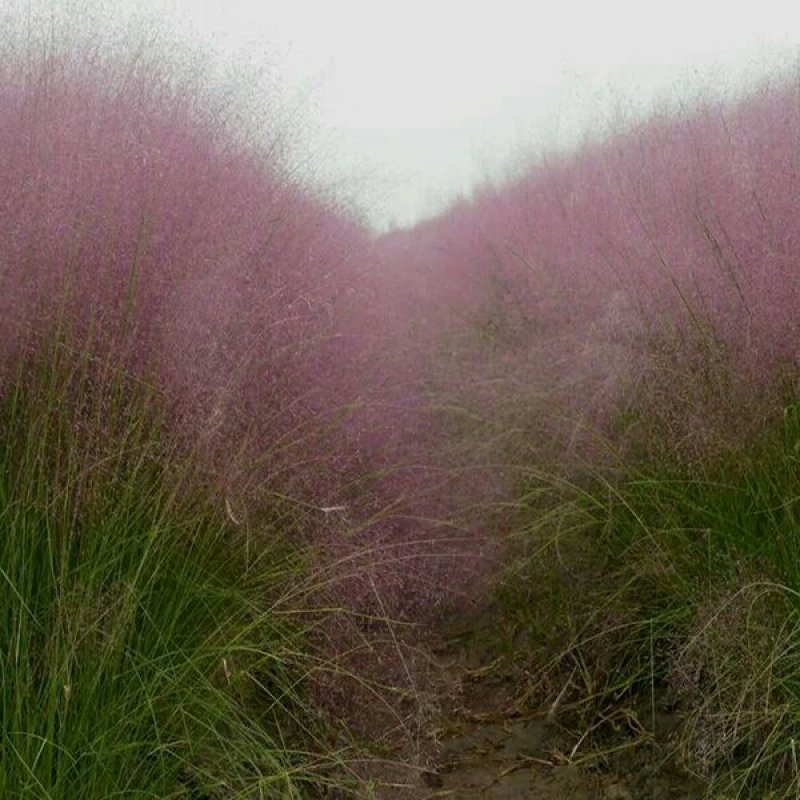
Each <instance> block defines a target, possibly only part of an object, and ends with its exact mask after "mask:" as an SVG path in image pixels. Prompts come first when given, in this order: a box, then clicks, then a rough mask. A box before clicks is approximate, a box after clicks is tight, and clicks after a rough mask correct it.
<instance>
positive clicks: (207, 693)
mask: <svg viewBox="0 0 800 800" xmlns="http://www.w3.org/2000/svg"><path fill="white" fill-rule="evenodd" d="M30 366H31V365H30V364H27V365H26V367H25V369H24V370H20V371H19V372H18V373H17V376H16V379H15V380H12V381H11V383H10V388H9V390H8V391H7V392H6V396H5V397H4V399H3V403H2V407H0V582H2V584H3V589H2V592H0V677H1V680H0V736H2V751H1V752H2V767H1V768H0V796H2V797H3V798H53V799H55V798H70V799H71V798H87V800H89V799H91V798H106V797H127V796H131V797H133V796H135V797H152V798H167V797H175V798H201V797H207V798H217V797H220V798H221V797H225V798H229V797H245V796H246V797H256V796H258V797H280V798H289V797H301V796H304V795H305V791H306V789H305V788H304V787H307V786H308V785H310V783H311V782H312V781H311V778H312V776H311V773H310V765H311V763H312V761H313V760H314V759H315V758H316V759H317V765H318V766H320V765H321V764H322V762H321V761H320V759H319V757H318V756H314V755H313V754H311V753H309V752H307V749H308V744H309V742H313V741H314V736H315V735H316V732H315V723H314V720H313V715H312V714H311V712H310V711H309V709H308V707H307V705H306V703H305V701H304V698H303V696H304V690H303V682H304V679H303V676H304V674H305V673H306V671H307V669H308V666H307V664H304V663H303V661H304V658H303V657H302V655H301V654H302V653H303V652H304V635H305V632H304V628H303V625H301V624H300V623H299V619H301V617H300V616H299V615H296V614H292V613H291V606H288V605H287V604H286V603H284V601H283V599H282V598H284V597H286V596H288V594H289V591H294V592H295V594H296V592H297V585H298V583H299V582H300V581H301V579H302V573H303V563H302V559H301V558H300V557H299V556H298V554H297V552H296V551H295V550H294V549H293V548H291V547H289V546H288V545H287V544H286V543H285V542H283V541H281V540H279V539H278V538H275V539H274V540H272V541H262V542H260V543H259V549H258V552H257V553H255V554H253V553H250V554H248V557H247V558H245V557H244V552H243V548H241V547H238V546H235V545H234V544H233V532H232V530H231V525H230V523H229V522H228V521H227V520H226V519H225V515H224V503H223V501H222V498H219V497H216V496H215V495H214V493H213V492H212V491H211V490H205V491H200V490H198V489H197V488H196V483H195V482H194V480H193V471H192V470H191V469H190V467H189V464H190V461H191V460H190V458H189V456H188V455H187V454H185V453H184V454H181V453H180V452H179V451H178V449H177V448H175V447H173V446H171V445H170V443H169V441H168V439H167V437H166V436H165V435H164V432H163V426H162V424H161V413H160V406H161V403H160V399H159V398H158V396H157V395H156V394H155V393H154V392H153V391H152V390H150V389H149V388H148V387H146V386H143V385H142V384H140V383H136V382H133V381H131V380H130V379H128V378H126V377H125V376H121V375H118V374H116V373H115V372H114V371H113V370H112V369H111V368H110V367H109V365H108V364H107V363H99V364H98V363H97V362H95V361H93V360H92V359H91V358H89V357H88V356H85V357H82V358H77V359H76V358H72V357H66V356H65V351H64V350H63V348H62V349H59V348H54V349H53V351H52V352H51V353H50V354H48V355H47V356H45V357H42V358H41V359H40V360H39V362H38V366H37V367H36V368H34V369H31V368H30ZM320 749H321V750H322V745H321V744H320Z"/></svg>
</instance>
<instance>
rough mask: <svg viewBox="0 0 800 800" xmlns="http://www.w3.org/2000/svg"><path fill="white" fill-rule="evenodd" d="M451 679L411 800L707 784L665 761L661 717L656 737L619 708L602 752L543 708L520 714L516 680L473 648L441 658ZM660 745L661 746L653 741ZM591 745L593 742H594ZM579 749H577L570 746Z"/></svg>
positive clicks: (662, 799) (562, 798) (535, 797)
mask: <svg viewBox="0 0 800 800" xmlns="http://www.w3.org/2000/svg"><path fill="white" fill-rule="evenodd" d="M437 657H438V658H439V660H440V666H441V667H443V669H445V670H446V671H447V673H448V674H449V675H450V677H451V691H450V693H449V694H450V697H449V701H448V702H446V703H444V704H443V707H442V710H441V716H440V718H439V719H438V720H436V721H435V722H434V724H433V726H432V729H431V730H430V731H429V732H428V738H429V739H430V741H431V743H432V745H433V747H432V750H433V752H434V755H433V756H432V759H431V764H432V766H431V768H430V769H429V770H428V771H426V772H423V773H422V774H421V776H420V780H419V786H418V787H417V788H415V789H412V790H410V792H409V793H404V795H403V796H404V797H407V798H413V800H435V799H436V798H442V799H443V800H444V798H453V800H516V799H522V798H530V800H670V799H671V798H682V800H695V798H697V799H698V800H699V798H703V797H704V796H705V787H704V786H703V785H702V784H701V783H699V782H697V781H695V780H694V779H693V778H692V777H691V776H688V775H687V774H685V773H683V772H682V771H681V770H680V769H679V768H678V767H677V766H676V765H675V764H674V763H673V762H672V761H671V760H670V759H669V758H668V757H667V756H666V755H665V753H667V752H668V749H669V748H668V747H667V746H666V745H667V742H668V740H669V738H670V736H671V733H672V731H673V730H674V729H675V728H676V727H677V725H678V724H679V720H678V719H676V718H674V717H673V716H672V715H671V714H669V713H659V715H658V718H657V719H656V720H654V722H655V723H656V728H657V730H656V732H655V736H654V735H653V732H652V731H649V730H645V727H644V726H642V725H641V724H640V723H639V721H638V719H637V717H636V715H635V713H634V712H633V711H630V710H626V709H623V708H621V709H619V713H618V714H617V715H616V722H615V724H614V725H610V726H609V731H610V732H609V735H608V741H607V742H606V743H605V744H606V745H607V746H606V747H605V748H603V749H602V750H601V751H599V750H597V749H595V750H594V751H592V750H590V749H589V748H588V747H587V748H585V749H584V748H582V747H581V741H580V736H579V735H577V736H576V731H575V730H571V729H567V728H565V727H563V726H562V724H561V723H560V721H559V720H558V719H557V718H553V717H549V716H548V713H547V710H546V709H545V710H531V709H527V710H526V711H525V712H523V711H522V710H521V709H520V708H519V706H518V704H517V702H516V699H518V697H519V694H520V693H519V691H518V689H519V686H518V677H516V678H515V677H514V676H512V675H511V674H509V673H508V671H505V672H504V670H503V668H502V667H499V666H498V665H497V664H495V663H491V662H490V663H484V662H485V659H486V654H485V653H481V652H480V650H477V651H476V649H475V648H474V647H472V648H471V649H470V648H464V647H463V646H457V647H456V648H455V649H454V648H453V647H452V646H450V645H444V646H443V647H442V648H441V652H440V653H438V654H437ZM659 740H660V741H659ZM593 744H594V746H595V748H596V745H597V740H596V739H595V740H594V742H593ZM576 745H577V746H576Z"/></svg>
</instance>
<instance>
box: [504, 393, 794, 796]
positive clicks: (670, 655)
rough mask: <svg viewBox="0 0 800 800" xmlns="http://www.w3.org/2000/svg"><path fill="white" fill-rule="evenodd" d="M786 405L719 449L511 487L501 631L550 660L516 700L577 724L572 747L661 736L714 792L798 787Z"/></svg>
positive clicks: (668, 753)
mask: <svg viewBox="0 0 800 800" xmlns="http://www.w3.org/2000/svg"><path fill="white" fill-rule="evenodd" d="M779 416H780V418H779V419H776V420H774V421H773V422H771V423H769V424H767V425H765V427H764V428H763V429H762V431H761V432H760V434H759V435H758V436H757V437H754V438H753V439H752V440H750V441H749V442H747V443H742V444H741V445H740V447H738V448H736V449H735V450H731V451H729V452H727V453H724V454H718V455H717V456H716V457H715V458H713V459H706V460H705V461H702V462H701V461H698V462H691V463H689V464H687V463H681V462H679V461H676V460H673V461H669V460H668V459H666V458H663V457H662V458H661V459H657V458H649V459H645V460H641V461H638V462H635V461H631V460H626V461H625V462H624V463H623V465H622V466H620V467H619V469H618V471H617V472H616V473H615V474H613V475H611V474H609V473H608V472H605V473H604V474H602V475H601V474H599V473H598V472H597V471H595V472H593V473H592V474H591V475H590V476H588V477H585V478H584V479H574V480H571V481H567V480H562V481H555V480H552V481H550V482H549V483H547V482H545V481H544V480H543V479H542V478H539V479H538V481H537V484H536V487H535V488H534V489H531V490H530V491H529V492H528V493H527V494H526V496H525V497H524V499H523V501H522V502H521V504H520V506H519V509H518V510H519V524H518V534H519V536H518V545H517V560H516V564H515V569H514V570H513V571H512V574H511V576H510V577H509V578H508V580H507V581H506V582H505V584H504V586H503V587H502V588H501V591H500V597H501V606H502V610H503V616H504V618H505V621H506V624H505V627H504V634H503V636H502V637H501V639H502V642H503V644H504V645H505V647H506V648H508V649H509V651H510V652H511V653H512V654H514V655H515V657H516V658H517V659H521V660H522V661H528V662H530V661H531V660H534V661H536V662H538V663H539V664H541V663H545V664H546V667H545V668H544V669H543V670H540V671H538V672H534V671H529V672H528V673H527V674H528V676H529V677H528V680H527V681H526V683H525V689H524V691H523V692H522V696H521V697H520V699H519V701H520V702H521V703H529V704H530V703H533V702H534V698H535V700H536V703H538V704H541V703H542V702H543V701H544V702H545V705H546V707H549V708H550V710H551V713H554V714H559V715H561V716H562V718H563V719H564V720H565V722H567V724H570V725H572V726H573V727H574V730H575V732H576V750H575V751H574V752H573V753H572V757H573V758H574V759H575V760H576V761H578V762H581V760H582V759H584V760H586V762H587V763H595V762H597V761H598V760H599V761H605V760H607V755H608V751H609V749H611V750H615V749H616V748H618V747H619V746H620V744H619V739H620V737H621V738H622V740H623V742H622V745H621V746H622V747H624V748H626V747H628V746H631V745H642V744H646V745H647V746H648V747H652V744H653V737H654V736H655V737H656V740H657V741H658V749H653V750H652V752H653V759H655V760H662V759H665V758H671V759H674V760H675V759H676V760H678V761H679V762H680V763H681V764H682V766H683V767H684V769H686V770H687V771H688V772H690V773H693V774H694V775H696V776H698V777H701V778H702V779H703V780H704V781H706V783H707V784H708V786H709V787H710V788H709V791H711V792H722V795H721V796H725V797H728V796H736V797H756V796H758V797H768V796H769V797H795V796H796V793H797V791H798V790H800V770H799V769H798V761H797V758H798V757H797V752H796V750H797V745H796V736H797V728H796V725H797V719H798V718H800V614H799V613H798V612H800V601H799V598H800V571H799V569H798V564H799V563H800V559H798V555H800V519H799V518H798V513H799V512H800V509H798V505H797V502H798V492H797V485H798V478H799V477H800V446H799V445H798V442H800V405H798V403H797V401H796V400H793V401H791V402H787V403H786V404H785V407H784V411H783V414H782V415H779ZM531 675H534V676H535V677H531ZM620 709H625V710H626V713H627V712H628V711H629V712H630V713H631V714H633V717H631V718H632V719H635V724H630V725H627V726H624V727H625V730H624V731H623V732H622V734H621V733H620V730H619V726H616V729H615V730H613V731H612V726H611V725H610V724H605V723H604V722H603V721H604V720H607V721H610V720H613V719H618V718H619V711H620ZM666 728H669V729H670V731H671V734H670V736H669V737H667V736H666V735H665V733H664V731H665V730H666ZM662 734H663V735H662ZM609 739H615V741H616V743H615V745H614V746H613V747H611V748H609ZM604 753H605V754H604Z"/></svg>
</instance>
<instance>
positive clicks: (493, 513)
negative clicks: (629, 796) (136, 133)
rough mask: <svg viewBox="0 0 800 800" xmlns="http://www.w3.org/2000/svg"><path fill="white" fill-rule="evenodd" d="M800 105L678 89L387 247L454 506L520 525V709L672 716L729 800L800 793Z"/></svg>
mask: <svg viewBox="0 0 800 800" xmlns="http://www.w3.org/2000/svg"><path fill="white" fill-rule="evenodd" d="M797 98H798V83H797V78H796V75H795V74H792V73H790V72H784V73H783V74H782V75H780V76H778V77H777V78H776V79H774V80H773V81H771V82H767V83H765V84H764V85H762V86H761V87H760V88H759V89H757V90H755V91H753V92H751V93H750V94H749V95H747V96H744V97H741V98H740V99H739V100H736V101H730V100H728V101H725V102H722V101H715V100H714V99H713V97H712V95H711V94H709V95H708V96H707V97H706V98H705V99H703V100H701V101H698V102H697V103H695V104H694V105H693V106H691V107H681V106H680V105H678V104H676V105H675V106H674V107H672V108H669V109H665V111H664V113H663V114H661V115H656V116H654V117H653V118H652V119H651V120H650V121H648V122H646V123H644V124H637V125H636V126H635V127H632V128H629V129H622V128H621V129H620V130H619V131H618V132H617V133H615V134H614V135H612V136H610V137H609V138H608V139H607V140H605V141H603V142H599V143H594V144H592V145H590V146H587V147H586V148H585V149H583V150H582V151H580V152H578V153H576V154H574V155H572V156H569V157H566V156H564V157H553V158H551V159H549V160H546V161H544V162H541V163H539V164H537V165H535V166H534V167H531V168H530V169H528V170H527V171H525V172H524V173H523V174H520V175H519V176H518V177H516V178H515V179H514V180H512V181H510V182H507V183H505V184H501V185H497V186H486V187H484V188H483V189H482V190H480V191H478V192H476V193H475V195H474V196H473V197H472V198H471V199H470V200H468V201H465V202H462V203H460V204H459V205H457V206H454V207H453V208H452V209H451V210H450V211H448V212H447V213H445V214H443V215H442V216H441V217H439V218H437V219H435V220H431V221H428V222H425V223H423V224H421V225H420V226H418V227H417V228H416V229H413V230H411V231H407V232H401V233H394V234H391V235H390V236H387V237H386V238H385V239H384V240H382V241H381V242H379V245H380V246H381V248H382V249H381V253H382V255H383V257H384V259H385V260H386V264H387V265H388V268H387V270H386V271H385V272H384V273H382V274H381V275H380V276H379V277H378V278H377V279H376V283H377V284H378V285H379V294H380V293H381V292H385V296H386V298H392V301H391V302H392V303H393V302H396V300H397V298H398V297H399V298H400V303H401V306H400V307H401V308H404V309H408V313H407V314H401V315H398V317H395V318H390V324H391V325H393V326H394V329H395V330H398V331H400V332H402V333H401V334H400V335H398V336H396V337H395V339H394V341H395V342H396V345H395V348H394V351H393V354H394V356H393V357H394V358H396V360H397V363H398V364H400V365H404V367H405V369H406V370H408V371H409V372H411V373H412V374H413V375H414V376H415V378H416V383H415V386H416V387H417V394H416V395H415V397H417V398H418V402H419V405H420V407H421V408H422V407H428V408H429V407H430V403H431V402H433V403H434V404H435V405H436V406H437V407H438V408H439V409H440V410H441V411H442V413H441V415H440V416H439V417H438V418H437V419H438V424H439V426H440V427H439V430H438V431H430V430H423V431H422V432H421V435H422V437H423V438H424V439H425V440H426V441H428V442H436V443H437V444H438V445H439V447H438V451H437V452H438V454H439V455H440V457H441V459H442V461H447V462H449V463H450V466H451V473H450V474H451V475H452V476H456V477H454V480H453V481H452V482H451V484H450V485H449V486H448V489H449V491H448V492H447V495H446V497H447V500H449V501H452V502H453V503H454V504H455V505H456V506H458V507H459V508H460V509H461V510H462V511H464V510H465V509H466V510H468V513H469V514H471V516H472V519H471V521H470V523H469V528H470V529H471V530H472V531H473V532H474V534H475V539H473V542H475V541H476V540H477V541H480V539H481V537H482V536H483V535H485V532H486V531H487V530H498V529H499V530H500V531H501V532H503V533H506V534H510V535H509V536H508V538H507V542H508V553H509V555H510V556H511V557H512V561H513V569H512V571H511V574H510V576H509V577H508V578H507V580H506V581H504V583H503V585H502V587H501V596H502V598H503V604H502V606H503V609H504V612H503V613H504V620H503V625H502V626H500V627H503V628H504V630H505V631H506V632H507V633H508V636H507V641H506V645H509V644H510V643H512V642H513V643H515V647H512V648H511V649H512V650H514V649H516V654H517V656H518V657H519V658H521V659H522V661H523V662H524V664H525V668H526V669H525V670H523V671H522V672H521V675H522V676H527V677H523V679H522V681H521V686H522V691H521V697H520V702H522V703H524V702H526V699H525V698H526V694H527V692H526V690H525V687H528V688H529V689H530V692H529V697H528V700H530V699H531V698H532V697H536V698H537V699H538V700H539V701H544V700H546V703H547V707H550V708H551V709H553V713H556V712H557V711H564V709H566V708H567V707H569V708H571V709H572V710H573V711H576V712H577V716H576V717H573V718H572V719H573V720H575V719H577V720H579V722H578V723H576V724H582V725H583V726H584V727H583V728H582V730H581V731H579V733H578V734H577V735H576V748H577V749H576V752H575V753H574V754H573V755H574V756H575V758H576V760H579V759H580V758H581V757H582V755H583V753H582V751H581V748H588V746H589V744H590V743H593V744H596V745H598V746H599V745H603V735H610V731H611V729H612V728H613V722H614V721H615V720H618V719H619V715H618V714H617V713H616V711H619V709H620V707H621V704H622V705H623V706H624V708H625V709H628V710H631V709H634V713H635V714H636V715H638V716H639V717H640V718H641V719H640V721H641V722H642V725H639V726H638V727H637V726H632V728H631V730H632V729H633V728H637V729H638V730H639V731H641V730H643V729H647V728H651V729H652V728H653V727H654V726H655V725H656V721H657V719H658V718H659V714H660V711H661V710H663V708H661V706H662V705H663V706H664V707H667V706H668V707H669V708H671V709H672V711H673V712H674V713H675V714H676V715H677V718H679V719H680V720H682V725H683V727H682V728H681V735H680V736H679V737H678V740H677V741H678V744H679V745H680V747H679V748H678V749H679V750H680V754H681V758H682V762H683V764H684V766H685V767H686V768H687V769H689V770H691V771H694V772H697V773H698V774H699V775H701V776H702V777H703V778H704V779H705V780H706V781H707V782H708V784H709V786H711V787H712V789H711V791H714V790H719V791H722V792H723V793H724V795H723V796H725V797H727V796H737V797H762V796H763V797H769V796H779V797H794V796H795V795H796V792H797V786H798V783H797V781H798V778H797V775H798V768H797V764H798V756H797V753H796V749H797V747H796V733H795V720H796V719H797V713H798V700H797V694H796V682H797V676H798V674H800V673H799V672H798V665H797V661H796V650H797V641H798V639H797V619H796V608H795V606H796V596H797V594H796V593H797V591H798V588H800V587H798V586H797V567H796V562H797V556H798V536H797V530H798V526H797V520H796V513H795V504H796V503H795V501H796V496H795V495H796V491H795V486H796V478H797V474H796V473H797V469H796V467H797V463H796V461H797V421H796V403H797V335H796V334H797V326H798V322H800V316H799V315H798V303H797V299H798V298H797V291H796V290H797V281H796V274H795V270H794V267H793V264H794V259H795V258H796V249H797V247H796V245H797V241H796V239H797V214H796V213H795V212H796V210H797V202H796V201H797V195H798V188H799V187H800V165H799V163H798V159H797V148H796V147H795V138H796V137H795V136H794V132H795V131H796V129H797V126H798V119H800V117H799V116H798V108H800V106H798V103H797ZM386 304H387V305H390V302H389V301H388V299H387V300H386ZM411 332H413V337H414V338H412V336H411ZM419 351H422V352H423V357H422V358H420V356H419ZM426 356H427V358H426ZM410 365H416V369H415V368H413V367H411V366H410ZM426 404H428V405H427V406H426ZM445 426H446V427H445ZM437 437H438V438H437ZM434 449H437V448H436V447H434ZM454 464H457V465H458V466H459V468H458V469H456V468H454V466H453V465H454ZM477 476H480V477H479V478H477ZM476 478H477V480H479V482H480V486H479V487H478V488H477V489H476V487H475V482H476ZM456 516H457V515H456ZM465 516H467V514H465ZM457 518H458V516H457ZM542 664H545V665H549V667H548V668H542ZM531 676H533V677H531ZM643 707H644V710H643ZM615 709H616V711H615ZM603 720H606V722H603ZM588 732H592V733H591V735H589V733H588ZM582 734H586V735H585V736H583V735H582ZM634 738H635V737H634ZM636 741H637V743H643V742H647V741H649V739H648V737H647V736H642V737H639V738H638V739H636ZM577 743H580V747H578V746H577ZM605 744H607V741H606V742H605ZM587 758H595V760H596V759H597V758H598V756H597V755H596V754H595V756H590V755H589V754H588V753H587ZM601 758H602V757H601ZM770 793H772V794H770Z"/></svg>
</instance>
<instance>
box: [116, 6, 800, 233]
mask: <svg viewBox="0 0 800 800" xmlns="http://www.w3.org/2000/svg"><path fill="white" fill-rule="evenodd" d="M109 5H110V6H111V8H113V9H115V11H114V12H112V13H118V12H119V11H120V10H130V9H133V8H134V7H135V8H136V9H137V10H142V9H146V10H148V11H152V12H153V13H155V14H157V15H158V16H160V17H162V18H164V19H167V20H169V24H170V26H174V27H175V28H176V30H177V31H178V33H179V35H180V36H181V37H186V38H187V39H189V40H191V41H194V42H197V41H201V42H205V43H208V44H211V46H212V47H214V48H215V49H216V50H217V51H218V53H219V54H220V56H221V57H222V58H223V59H226V60H227V59H231V60H233V59H236V58H240V57H241V56H242V54H243V53H246V54H248V56H249V57H250V58H251V59H255V60H259V59H261V58H264V57H267V58H269V59H271V60H273V61H277V62H278V65H279V70H278V71H279V73H280V74H281V75H282V78H283V81H284V83H285V85H286V90H287V92H288V94H289V95H290V96H292V97H294V101H295V102H297V103H298V104H299V106H300V107H302V108H304V109H305V110H304V112H303V114H304V115H305V116H306V117H307V118H309V119H313V120H314V122H315V125H314V126H313V136H311V137H310V139H309V143H310V144H311V145H312V147H313V148H315V153H317V155H316V156H315V160H316V162H317V164H316V166H317V167H318V168H319V170H320V171H321V172H322V174H324V175H326V176H329V177H330V178H331V179H333V180H343V181H344V185H345V186H346V187H347V188H348V189H350V190H352V191H353V192H355V193H356V195H357V196H358V197H359V199H360V201H361V202H362V204H363V205H364V207H365V210H366V212H367V215H368V217H369V219H370V220H371V221H372V222H373V223H374V224H375V225H376V226H378V227H386V226H388V225H389V224H391V223H392V222H397V223H400V224H408V223H411V222H413V221H415V220H417V219H419V218H420V217H422V216H425V215H427V214H431V213H435V212H436V211H438V210H440V209H441V208H442V207H443V205H444V204H445V203H446V202H447V201H448V200H451V199H453V198H454V197H456V196H458V195H459V194H460V193H462V192H465V193H466V192H468V191H469V189H470V188H471V187H472V186H473V185H474V184H475V183H476V182H478V181H480V180H481V179H482V178H483V177H485V176H487V175H496V174H498V173H500V172H501V171H502V170H503V169H504V168H507V167H508V166H509V165H511V164H512V163H513V162H514V160H515V159H518V158H519V156H520V155H521V154H522V153H526V152H527V153H535V152H538V151H540V150H542V149H543V148H547V149H550V148H558V147H569V146H570V145H571V144H574V143H575V142H576V141H577V140H578V139H579V138H580V136H581V134H582V132H585V131H588V132H591V131H593V130H594V131H596V130H598V129H601V128H602V126H603V125H604V124H607V123H608V122H610V121H612V120H614V119H616V118H617V112H618V111H619V109H623V110H624V111H625V112H626V113H629V114H630V113H637V110H641V109H642V108H644V107H646V106H647V104H648V103H652V102H653V101H654V100H655V99H656V98H658V97H664V96H665V94H666V95H669V96H672V97H674V96H675V95H676V93H685V92H686V91H687V87H690V86H692V85H695V84H697V83H698V81H700V82H703V83H705V84H707V85H709V86H710V87H711V88H712V89H713V90H715V91H716V90H718V89H722V90H724V89H729V88H730V87H731V86H735V85H737V81H741V80H743V79H744V80H752V79H753V78H754V77H756V76H757V75H759V74H763V73H764V72H765V71H767V70H768V69H770V68H773V67H774V65H775V64H776V63H787V62H788V61H789V59H790V55H791V54H793V53H794V52H795V51H796V50H798V48H800V3H797V2H778V1H777V0H759V1H758V2H753V0H746V1H745V2H741V0H740V2H736V0H728V2H716V0H714V1H713V2H712V1H710V0H690V1H689V2H687V1H686V0H672V1H671V2H669V1H668V0H659V1H658V2H651V0H590V1H589V2H586V1H584V0H547V1H546V2H539V1H538V0H531V1H530V2H511V1H510V0H480V2H470V1H469V0H461V2H453V0H327V1H325V0H319V1H315V0H109V2H108V3H107V4H106V7H107V8H108V6H109Z"/></svg>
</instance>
